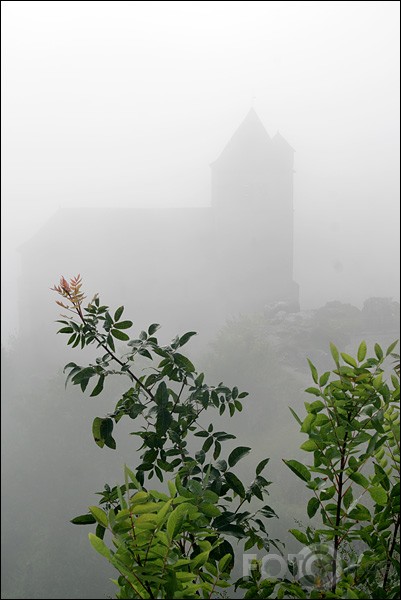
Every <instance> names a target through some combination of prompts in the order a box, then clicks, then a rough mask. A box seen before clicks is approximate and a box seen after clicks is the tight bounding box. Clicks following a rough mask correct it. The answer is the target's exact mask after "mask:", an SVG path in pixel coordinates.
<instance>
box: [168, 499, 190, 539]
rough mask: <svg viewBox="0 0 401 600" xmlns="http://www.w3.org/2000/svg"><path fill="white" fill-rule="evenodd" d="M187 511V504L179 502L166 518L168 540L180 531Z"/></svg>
mask: <svg viewBox="0 0 401 600" xmlns="http://www.w3.org/2000/svg"><path fill="white" fill-rule="evenodd" d="M187 513H188V506H187V505H184V504H179V505H178V506H177V507H176V508H175V509H174V510H173V512H172V513H171V514H170V516H169V518H168V520H167V535H168V537H169V539H170V540H173V539H174V538H175V536H176V535H177V534H178V533H179V532H180V531H181V528H182V526H183V524H184V521H185V518H186V516H187Z"/></svg>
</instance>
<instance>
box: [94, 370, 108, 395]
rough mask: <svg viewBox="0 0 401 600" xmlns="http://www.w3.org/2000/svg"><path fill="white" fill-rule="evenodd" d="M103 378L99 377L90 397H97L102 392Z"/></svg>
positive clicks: (102, 376)
mask: <svg viewBox="0 0 401 600" xmlns="http://www.w3.org/2000/svg"><path fill="white" fill-rule="evenodd" d="M104 378H105V376H104V375H100V377H99V380H98V382H97V384H96V386H95V387H94V388H93V392H92V393H91V396H97V395H98V394H100V392H101V391H102V390H103V385H104Z"/></svg>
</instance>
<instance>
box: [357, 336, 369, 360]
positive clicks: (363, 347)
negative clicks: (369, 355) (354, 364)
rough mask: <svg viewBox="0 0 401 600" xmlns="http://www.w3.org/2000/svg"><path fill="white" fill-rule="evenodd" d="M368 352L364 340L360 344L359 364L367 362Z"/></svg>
mask: <svg viewBox="0 0 401 600" xmlns="http://www.w3.org/2000/svg"><path fill="white" fill-rule="evenodd" d="M366 351H367V346H366V342H365V341H364V340H363V341H362V342H361V343H360V344H359V348H358V360H359V362H362V361H364V360H365V357H366Z"/></svg>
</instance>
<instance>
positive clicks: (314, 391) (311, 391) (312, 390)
mask: <svg viewBox="0 0 401 600" xmlns="http://www.w3.org/2000/svg"><path fill="white" fill-rule="evenodd" d="M305 392H307V393H308V394H313V395H314V396H320V395H321V392H320V390H319V389H318V388H315V387H308V388H306V390H305Z"/></svg>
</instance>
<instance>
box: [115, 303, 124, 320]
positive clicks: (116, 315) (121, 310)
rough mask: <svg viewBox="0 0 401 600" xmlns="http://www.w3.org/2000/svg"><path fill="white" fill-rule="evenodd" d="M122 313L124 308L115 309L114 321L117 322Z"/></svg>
mask: <svg viewBox="0 0 401 600" xmlns="http://www.w3.org/2000/svg"><path fill="white" fill-rule="evenodd" d="M123 312H124V307H123V306H120V307H119V308H117V310H116V312H115V313H114V321H118V320H119V318H120V317H121V315H122V314H123Z"/></svg>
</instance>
